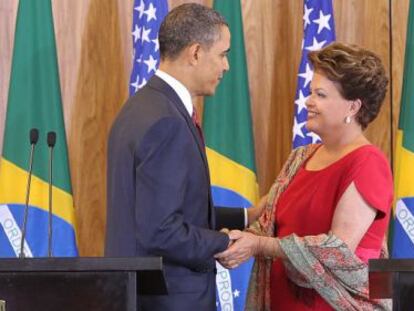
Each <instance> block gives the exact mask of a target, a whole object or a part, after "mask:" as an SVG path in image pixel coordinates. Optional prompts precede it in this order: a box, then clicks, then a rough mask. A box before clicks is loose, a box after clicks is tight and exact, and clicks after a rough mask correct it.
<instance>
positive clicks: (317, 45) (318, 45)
mask: <svg viewBox="0 0 414 311" xmlns="http://www.w3.org/2000/svg"><path fill="white" fill-rule="evenodd" d="M325 43H326V40H323V41H321V42H318V40H317V39H316V37H315V38H313V43H312V45H310V46H307V47H306V48H305V49H306V50H308V51H317V50H320V49H321V48H323V46H324V45H325Z"/></svg>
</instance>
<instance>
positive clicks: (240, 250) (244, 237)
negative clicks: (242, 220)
mask: <svg viewBox="0 0 414 311" xmlns="http://www.w3.org/2000/svg"><path fill="white" fill-rule="evenodd" d="M229 237H230V239H231V240H232V241H233V243H231V244H230V247H229V248H228V249H227V250H225V251H224V252H221V253H219V254H216V255H215V256H214V257H215V258H216V259H217V260H218V261H219V262H220V264H221V265H222V266H224V267H225V268H227V269H233V268H236V267H238V266H239V265H240V264H241V263H243V262H245V261H246V260H248V259H249V258H250V257H252V256H254V255H257V254H258V252H259V245H260V238H261V237H260V236H257V235H254V234H252V233H249V232H241V231H239V230H232V231H230V232H229Z"/></svg>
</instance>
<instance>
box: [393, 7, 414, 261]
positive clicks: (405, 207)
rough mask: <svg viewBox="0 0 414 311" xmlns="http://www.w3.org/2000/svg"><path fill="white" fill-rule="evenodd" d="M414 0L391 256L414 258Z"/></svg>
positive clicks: (402, 105)
mask: <svg viewBox="0 0 414 311" xmlns="http://www.w3.org/2000/svg"><path fill="white" fill-rule="evenodd" d="M413 53H414V1H411V2H410V11H409V16H408V23H407V40H406V49H405V65H404V79H403V89H402V96H401V110H400V119H399V124H398V132H397V144H396V157H395V176H394V180H395V196H396V205H395V208H394V216H395V217H394V223H393V224H394V228H393V243H392V257H394V258H414V216H413V214H414V122H413V121H414V88H413V84H414V54H413Z"/></svg>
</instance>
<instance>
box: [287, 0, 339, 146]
mask: <svg viewBox="0 0 414 311" xmlns="http://www.w3.org/2000/svg"><path fill="white" fill-rule="evenodd" d="M333 16H334V14H333V6H332V0H304V1H303V40H302V57H301V61H300V65H299V69H298V81H297V89H296V94H295V105H296V108H297V109H295V115H294V119H293V120H294V121H293V123H294V124H293V148H296V147H299V146H303V145H307V144H309V143H315V142H317V141H319V140H320V139H319V137H318V136H317V135H316V134H315V133H310V132H308V130H307V129H306V127H305V126H304V124H305V123H306V121H307V115H308V114H307V109H306V105H305V103H306V98H307V97H308V96H309V95H310V82H311V80H312V77H313V68H311V65H310V63H309V61H308V53H309V52H310V51H316V50H320V49H321V48H323V47H324V46H326V45H327V44H329V43H330V42H332V41H335V24H334V20H333Z"/></svg>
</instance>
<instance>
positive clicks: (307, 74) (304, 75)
mask: <svg viewBox="0 0 414 311" xmlns="http://www.w3.org/2000/svg"><path fill="white" fill-rule="evenodd" d="M298 76H299V77H301V78H303V79H305V83H304V84H303V87H307V86H308V84H309V83H310V82H311V81H312V77H313V70H312V69H311V68H310V66H309V64H306V71H305V72H303V73H300V74H298Z"/></svg>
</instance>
